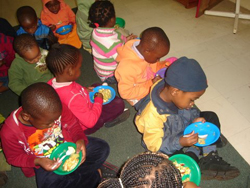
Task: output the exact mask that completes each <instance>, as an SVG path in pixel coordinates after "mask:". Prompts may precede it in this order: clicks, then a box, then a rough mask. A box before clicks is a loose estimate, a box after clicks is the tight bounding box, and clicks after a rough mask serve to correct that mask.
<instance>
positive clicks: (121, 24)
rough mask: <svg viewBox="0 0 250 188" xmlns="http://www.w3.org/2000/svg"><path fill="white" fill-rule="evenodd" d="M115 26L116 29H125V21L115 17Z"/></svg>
mask: <svg viewBox="0 0 250 188" xmlns="http://www.w3.org/2000/svg"><path fill="white" fill-rule="evenodd" d="M115 25H118V27H122V28H124V27H125V20H124V19H123V18H119V17H116V20H115Z"/></svg>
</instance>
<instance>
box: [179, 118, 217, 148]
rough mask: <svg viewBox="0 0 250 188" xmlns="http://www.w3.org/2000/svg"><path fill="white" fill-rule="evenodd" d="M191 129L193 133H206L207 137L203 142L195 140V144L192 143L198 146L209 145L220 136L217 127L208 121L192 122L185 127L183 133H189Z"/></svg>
mask: <svg viewBox="0 0 250 188" xmlns="http://www.w3.org/2000/svg"><path fill="white" fill-rule="evenodd" d="M192 131H194V133H198V134H199V135H206V134H207V135H208V136H207V138H206V139H205V144H199V143H198V142H197V143H196V144H194V145H195V146H200V147H204V146H209V145H211V144H213V143H215V142H216V141H217V140H218V139H219V138H220V130H219V128H218V127H217V126H216V125H214V124H212V123H210V122H205V123H202V122H196V123H192V124H190V125H189V126H187V127H186V129H185V130H184V133H183V134H184V135H186V134H190V133H191V132H192Z"/></svg>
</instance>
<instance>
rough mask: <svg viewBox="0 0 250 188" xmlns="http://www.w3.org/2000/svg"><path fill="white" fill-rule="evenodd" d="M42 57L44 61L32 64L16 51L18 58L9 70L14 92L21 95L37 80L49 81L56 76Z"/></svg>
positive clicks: (10, 83) (10, 84)
mask: <svg viewBox="0 0 250 188" xmlns="http://www.w3.org/2000/svg"><path fill="white" fill-rule="evenodd" d="M42 54H43V53H42ZM41 59H43V60H42V62H38V63H34V64H30V63H28V62H26V61H25V60H24V59H23V58H22V57H20V56H19V55H18V54H17V53H16V58H15V59H14V60H13V62H12V64H11V66H10V69H9V71H8V75H9V88H10V89H11V90H12V91H13V92H15V93H16V94H17V95H20V94H21V92H22V91H23V90H24V89H25V88H26V87H28V86H29V85H31V84H33V83H37V82H47V81H49V80H50V79H51V78H53V77H54V76H53V75H52V74H51V72H50V71H49V70H48V68H47V66H46V63H45V61H44V57H42V58H41Z"/></svg>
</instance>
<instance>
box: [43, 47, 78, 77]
mask: <svg viewBox="0 0 250 188" xmlns="http://www.w3.org/2000/svg"><path fill="white" fill-rule="evenodd" d="M79 58H80V51H79V50H78V49H77V48H76V47H74V46H71V45H68V44H59V43H55V44H53V45H52V47H51V49H50V50H49V53H48V55H47V57H46V64H47V67H48V69H49V70H50V71H51V73H52V74H54V75H58V74H63V71H64V70H65V68H66V67H67V66H68V65H72V66H77V62H78V60H79Z"/></svg>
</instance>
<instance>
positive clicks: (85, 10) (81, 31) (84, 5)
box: [76, 0, 95, 49]
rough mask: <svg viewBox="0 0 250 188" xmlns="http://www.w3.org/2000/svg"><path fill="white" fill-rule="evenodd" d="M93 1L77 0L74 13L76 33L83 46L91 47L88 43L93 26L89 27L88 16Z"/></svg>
mask: <svg viewBox="0 0 250 188" xmlns="http://www.w3.org/2000/svg"><path fill="white" fill-rule="evenodd" d="M94 2H95V0H77V7H78V10H77V13H76V24H77V34H78V36H79V38H80V40H81V41H82V45H83V46H84V47H85V48H88V49H91V46H90V44H89V41H90V37H91V34H92V31H93V28H91V27H89V24H88V23H87V22H88V17H89V8H90V7H91V5H92V4H93V3H94Z"/></svg>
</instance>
